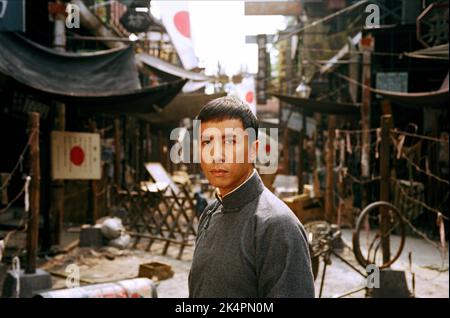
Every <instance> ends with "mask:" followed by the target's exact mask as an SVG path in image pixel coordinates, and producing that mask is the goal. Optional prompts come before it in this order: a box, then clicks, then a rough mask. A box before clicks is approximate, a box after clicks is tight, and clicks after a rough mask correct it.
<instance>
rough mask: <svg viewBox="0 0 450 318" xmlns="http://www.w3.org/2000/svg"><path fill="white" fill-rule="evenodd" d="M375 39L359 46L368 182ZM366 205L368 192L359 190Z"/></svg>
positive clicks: (364, 169) (363, 157) (364, 161)
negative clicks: (360, 51)
mask: <svg viewBox="0 0 450 318" xmlns="http://www.w3.org/2000/svg"><path fill="white" fill-rule="evenodd" d="M374 45H375V39H374V38H373V37H372V36H371V35H370V34H369V35H368V36H366V37H363V38H362V39H361V42H360V46H361V49H362V52H363V66H362V77H363V84H364V85H363V86H362V107H361V128H362V130H363V132H362V150H361V177H362V179H363V180H368V179H369V177H370V131H369V129H370V111H371V107H370V103H371V91H370V87H371V86H372V80H371V79H372V68H371V57H372V51H373V49H374ZM367 204H368V190H367V187H363V188H362V189H361V205H362V208H364V207H365V206H366V205H367Z"/></svg>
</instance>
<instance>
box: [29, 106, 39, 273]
mask: <svg viewBox="0 0 450 318" xmlns="http://www.w3.org/2000/svg"><path fill="white" fill-rule="evenodd" d="M28 121H29V122H28V127H29V135H30V170H31V171H30V176H31V181H30V206H29V211H28V216H29V217H28V229H27V263H26V268H25V272H26V273H27V274H33V273H35V272H36V259H37V252H38V238H39V208H40V195H41V187H40V183H41V168H40V150H39V113H29V116H28Z"/></svg>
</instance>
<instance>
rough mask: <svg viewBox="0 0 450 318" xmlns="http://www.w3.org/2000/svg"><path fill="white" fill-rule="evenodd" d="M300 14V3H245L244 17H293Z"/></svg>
mask: <svg viewBox="0 0 450 318" xmlns="http://www.w3.org/2000/svg"><path fill="white" fill-rule="evenodd" d="M300 13H301V5H300V1H246V2H245V15H293V16H299V15H300Z"/></svg>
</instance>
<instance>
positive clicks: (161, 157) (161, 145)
mask: <svg viewBox="0 0 450 318" xmlns="http://www.w3.org/2000/svg"><path fill="white" fill-rule="evenodd" d="M158 144H159V162H161V164H162V165H163V167H164V169H167V165H166V160H165V158H164V141H163V133H162V131H161V128H159V129H158Z"/></svg>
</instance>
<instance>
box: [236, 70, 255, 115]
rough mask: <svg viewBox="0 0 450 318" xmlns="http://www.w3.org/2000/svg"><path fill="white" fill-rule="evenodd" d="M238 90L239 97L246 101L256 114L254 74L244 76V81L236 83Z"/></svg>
mask: <svg viewBox="0 0 450 318" xmlns="http://www.w3.org/2000/svg"><path fill="white" fill-rule="evenodd" d="M236 90H237V93H238V96H239V98H240V99H241V100H243V101H245V102H246V103H247V104H248V105H249V106H250V109H251V110H252V112H253V114H255V115H256V91H255V78H254V77H253V76H246V77H244V78H243V79H242V82H241V83H239V84H237V85H236Z"/></svg>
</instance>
